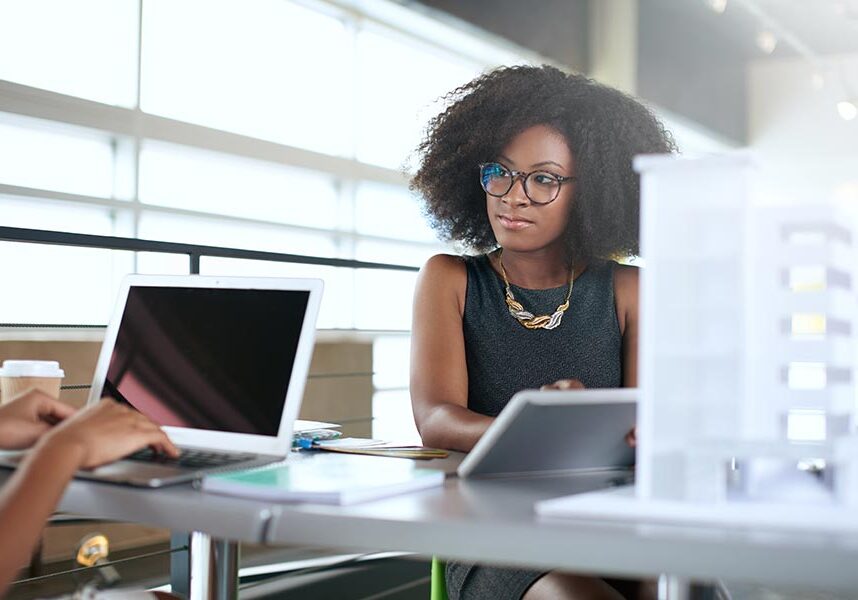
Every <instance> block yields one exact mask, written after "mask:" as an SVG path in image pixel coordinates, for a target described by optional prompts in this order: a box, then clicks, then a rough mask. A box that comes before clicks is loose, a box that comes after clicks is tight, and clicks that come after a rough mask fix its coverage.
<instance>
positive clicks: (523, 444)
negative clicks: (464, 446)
mask: <svg viewBox="0 0 858 600" xmlns="http://www.w3.org/2000/svg"><path fill="white" fill-rule="evenodd" d="M636 413H637V389H636V388H610V389H588V390H568V391H567V390H564V391H556V390H549V391H539V390H525V391H523V392H519V393H518V394H516V395H515V396H513V397H512V399H511V400H510V401H509V404H507V405H506V407H505V408H504V409H503V410H502V411H501V413H500V414H499V415H498V417H497V418H496V419H495V420H494V422H492V424H491V425H490V426H489V428H488V429H487V430H486V432H485V433H484V434H483V436H482V437H481V438H480V440H479V441H478V442H477V443H476V445H475V446H474V448H473V450H471V452H470V453H469V454H468V455H467V456H466V457H465V459H464V460H463V461H462V462H461V464H460V465H459V468H458V471H457V473H458V475H459V477H463V478H468V477H503V476H519V475H534V474H544V475H553V474H564V473H580V472H588V471H590V472H593V471H604V470H612V469H630V468H631V467H632V466H633V465H634V462H635V450H634V448H631V447H630V446H629V445H628V444H627V443H626V440H625V437H626V434H627V433H629V431H631V429H632V428H633V427H634V426H635V421H636Z"/></svg>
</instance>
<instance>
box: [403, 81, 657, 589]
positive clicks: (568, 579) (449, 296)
mask: <svg viewBox="0 0 858 600" xmlns="http://www.w3.org/2000/svg"><path fill="white" fill-rule="evenodd" d="M448 99H449V100H450V104H449V106H448V107H447V109H446V110H445V111H444V112H443V113H441V114H440V115H439V116H437V117H436V118H435V119H433V120H432V121H431V122H430V124H429V127H428V131H427V136H426V139H425V140H424V141H423V143H422V144H421V145H420V148H419V152H420V158H421V162H420V167H419V170H418V171H417V174H416V175H415V177H414V179H413V181H412V189H414V190H415V191H417V192H419V193H421V194H422V195H423V197H424V199H425V202H426V212H427V214H428V216H429V217H430V219H431V222H432V224H433V226H434V227H435V229H436V230H437V231H439V232H440V233H441V234H442V235H443V236H444V237H446V238H447V239H448V240H452V241H455V242H458V243H460V244H462V245H464V246H466V247H468V248H470V249H471V250H473V251H476V252H478V253H479V254H477V255H476V256H467V257H457V256H449V255H438V256H434V257H432V258H431V259H430V260H429V261H428V262H427V263H426V265H425V266H424V267H423V269H422V271H421V273H420V277H419V279H418V283H417V289H416V292H415V301H414V317H413V318H414V322H413V328H412V335H413V338H412V366H411V397H412V406H413V410H414V418H415V421H416V423H417V428H418V430H419V431H420V435H421V436H422V438H423V443H424V444H426V445H428V446H436V447H444V448H450V449H455V450H463V451H469V450H470V449H471V448H472V447H473V446H474V444H475V443H476V442H477V440H478V439H479V438H480V436H481V435H482V434H483V433H484V432H485V430H486V428H487V427H488V426H489V425H490V424H491V422H492V420H493V419H494V418H495V416H496V415H497V414H498V413H499V412H500V411H501V410H502V409H503V407H504V406H505V404H506V403H507V402H508V401H509V399H510V398H511V397H512V395H513V394H514V393H515V392H517V391H519V390H522V389H526V388H535V387H543V388H558V389H570V388H581V387H620V386H628V387H634V386H635V385H636V384H637V308H638V272H637V269H636V268H634V267H629V266H624V265H619V264H617V263H616V262H614V261H613V260H612V259H613V258H616V257H623V256H633V255H636V254H637V253H638V251H639V249H638V214H639V182H638V177H637V175H636V174H635V173H634V171H633V169H632V157H634V156H635V155H637V154H644V153H664V152H670V151H672V150H673V149H674V144H673V142H672V140H671V138H670V136H669V134H668V133H667V132H666V131H665V129H664V127H663V126H662V125H661V123H659V121H658V120H657V119H656V118H655V117H654V116H653V114H652V113H651V112H650V111H649V110H648V109H647V108H645V107H644V106H643V105H641V104H640V103H639V102H637V101H636V100H634V99H633V98H631V97H630V96H627V95H625V94H623V93H621V92H619V91H617V90H613V89H611V88H608V87H605V86H602V85H599V84H597V83H595V82H593V81H591V80H589V79H587V78H585V77H583V76H580V75H569V74H565V73H563V72H562V71H560V70H558V69H555V68H552V67H547V66H542V67H530V66H527V67H510V68H501V69H497V70H495V71H492V72H490V73H487V74H485V75H483V76H481V77H478V78H477V79H475V80H474V81H472V82H470V83H468V84H466V85H464V86H462V87H460V88H458V89H457V90H455V91H454V92H452V93H451V94H450V95H449V96H448ZM446 575H447V586H448V593H449V594H450V596H451V598H516V599H517V598H525V599H527V600H533V599H536V598H549V597H550V598H558V597H560V598H562V597H567V598H619V597H623V596H622V595H620V592H622V593H623V594H625V595H627V596H631V597H635V596H636V595H637V591H636V590H634V589H632V590H626V589H621V588H625V587H628V588H634V587H635V586H633V585H624V584H623V583H622V582H609V581H605V580H602V579H598V578H595V577H583V576H573V575H563V574H560V573H548V574H546V573H542V572H538V571H527V570H519V569H495V568H490V567H483V566H474V565H464V564H460V563H449V564H448V565H447V573H446ZM625 583H629V582H625Z"/></svg>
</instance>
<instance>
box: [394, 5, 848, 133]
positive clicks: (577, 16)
mask: <svg viewBox="0 0 858 600" xmlns="http://www.w3.org/2000/svg"><path fill="white" fill-rule="evenodd" d="M402 1H403V2H404V3H406V4H414V3H418V4H421V5H423V6H426V7H429V8H430V9H431V10H436V11H442V12H443V13H447V14H448V15H452V16H453V17H456V18H459V19H462V20H465V21H468V22H470V23H471V24H473V25H477V26H478V27H480V28H483V29H485V30H487V31H489V32H491V33H493V34H496V35H500V36H502V37H505V38H507V39H509V40H511V41H513V42H515V43H517V44H519V45H521V46H524V47H526V48H530V49H532V50H535V51H536V52H539V53H540V54H542V55H543V56H546V57H548V58H551V59H553V60H555V61H557V62H560V63H562V64H565V65H567V66H568V67H569V68H571V69H573V70H576V71H582V72H587V71H588V70H589V64H590V56H589V37H588V25H589V14H590V6H591V3H592V2H601V1H604V0H537V1H534V2H521V1H520V0H467V1H462V0H402ZM722 1H723V0H722ZM711 2H714V0H638V55H637V63H638V70H637V90H636V91H637V94H638V95H639V96H641V97H642V98H644V99H646V100H648V101H650V102H652V103H654V104H656V105H658V106H660V107H662V108H664V109H667V110H669V111H671V112H673V113H676V114H678V115H681V116H682V117H684V118H686V119H688V120H691V121H693V122H695V123H697V124H699V125H701V126H702V127H703V128H704V129H708V130H710V131H712V132H714V133H715V134H717V135H718V136H719V137H721V138H724V139H726V140H729V141H732V142H734V143H737V144H742V143H744V142H745V141H746V140H747V115H746V113H747V83H746V70H747V65H748V63H749V62H750V61H753V60H766V59H768V58H769V57H771V59H777V58H791V57H802V56H803V57H805V58H807V59H809V60H814V61H815V60H819V61H825V60H830V59H832V58H833V56H834V55H837V54H849V53H858V0H726V9H725V10H724V11H723V13H718V12H716V11H714V10H712V8H710V3H711ZM764 29H766V30H770V31H772V32H773V33H774V34H775V36H776V37H777V40H778V42H777V45H776V47H775V49H774V51H773V52H771V54H766V53H764V52H763V51H761V50H760V48H759V47H758V46H757V42H756V38H757V34H758V33H759V32H760V31H761V30H764Z"/></svg>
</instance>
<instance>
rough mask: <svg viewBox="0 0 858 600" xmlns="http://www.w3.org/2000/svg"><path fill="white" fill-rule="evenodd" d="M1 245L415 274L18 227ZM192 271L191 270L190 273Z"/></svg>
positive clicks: (0, 234) (3, 232)
mask: <svg viewBox="0 0 858 600" xmlns="http://www.w3.org/2000/svg"><path fill="white" fill-rule="evenodd" d="M0 241H6V242H24V243H31V244H47V245H53V246H75V247H79V248H97V249H102V250H125V251H129V252H158V253H162V254H185V255H187V256H189V257H190V258H191V264H192V265H193V264H194V263H196V264H197V265H199V259H200V257H202V256H212V257H218V258H240V259H245V260H265V261H269V262H280V263H294V264H302V265H319V266H324V267H342V268H347V269H385V270H390V271H412V272H414V271H417V270H419V269H418V268H417V267H413V266H410V265H397V264H390V263H377V262H364V261H360V260H350V259H346V258H326V257H322V256H306V255H303V254H286V253H282V252H266V251H263V250H244V249H240V248H225V247H221V246H200V245H197V244H182V243H178V242H164V241H157V240H141V239H137V238H126V237H116V236H109V235H93V234H88V233H68V232H65V231H46V230H42V229H23V228H19V227H0ZM192 270H193V269H192Z"/></svg>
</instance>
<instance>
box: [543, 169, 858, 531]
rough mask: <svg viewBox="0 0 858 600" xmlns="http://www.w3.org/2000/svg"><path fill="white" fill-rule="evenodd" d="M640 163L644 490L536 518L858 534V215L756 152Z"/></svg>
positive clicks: (571, 503) (587, 500) (576, 503)
mask: <svg viewBox="0 0 858 600" xmlns="http://www.w3.org/2000/svg"><path fill="white" fill-rule="evenodd" d="M635 167H636V169H637V170H638V171H639V172H640V173H641V236H642V240H641V241H642V256H643V258H644V261H645V267H644V269H643V271H642V287H641V333H640V340H641V342H640V343H641V345H640V356H639V361H640V363H639V385H640V387H641V399H640V404H639V408H638V440H639V446H638V459H637V478H636V487H635V490H634V493H631V492H630V491H628V490H626V491H625V492H623V491H619V492H609V493H606V492H601V493H595V494H588V495H584V496H578V497H572V498H566V499H558V500H553V501H549V502H545V503H540V504H539V505H538V506H537V511H538V512H539V513H540V514H546V515H554V516H562V515H568V516H590V517H593V516H600V515H604V516H606V517H611V518H616V517H618V516H622V515H623V514H626V515H629V516H634V517H636V518H641V517H644V518H645V517H647V516H649V517H652V518H654V519H667V518H669V519H671V520H676V519H677V518H678V519H680V520H683V519H684V520H691V521H697V522H717V523H721V524H729V523H735V524H743V523H746V524H747V523H754V524H760V523H763V524H765V523H768V524H771V525H775V526H778V525H783V526H787V527H802V528H807V527H812V528H823V529H825V528H837V529H842V528H843V527H850V528H854V529H858V519H856V518H854V517H855V516H858V430H856V425H858V396H857V395H856V385H855V373H854V370H855V365H856V357H858V355H857V354H856V348H858V345H856V343H855V338H854V336H855V332H856V325H858V323H856V309H858V302H856V300H858V295H856V288H855V284H854V280H855V265H856V264H858V260H856V256H858V253H856V244H858V228H856V221H855V217H854V213H853V212H852V211H851V210H850V209H849V207H848V206H843V205H839V204H837V203H835V202H833V201H832V200H831V199H830V198H803V197H801V195H802V193H803V192H802V189H804V188H802V187H801V186H795V187H794V188H786V189H783V188H782V189H778V187H777V184H778V181H777V180H776V179H777V178H770V179H769V180H767V179H766V176H765V175H764V174H763V172H762V170H761V169H759V168H757V167H756V166H754V164H753V162H752V161H751V159H750V158H749V157H748V156H747V155H738V156H722V157H710V158H701V159H687V158H676V157H655V156H647V157H640V158H639V159H638V160H637V161H636V163H635ZM820 188H824V186H819V187H818V188H817V190H818V189H820ZM807 189H812V186H809V187H808V188H807ZM816 193H817V194H819V193H820V192H819V191H817V192H816ZM823 466H824V468H822V467H823ZM808 503H810V504H813V505H814V506H815V509H814V510H813V511H811V512H812V513H813V516H812V517H810V518H807V513H808V511H807V510H806V509H807V504H808ZM817 508H821V509H822V510H817ZM852 511H854V512H852ZM844 512H849V513H851V515H849V516H851V517H852V518H850V519H844ZM799 515H800V516H799ZM845 520H846V521H848V522H849V523H845V522H844V521H845Z"/></svg>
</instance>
